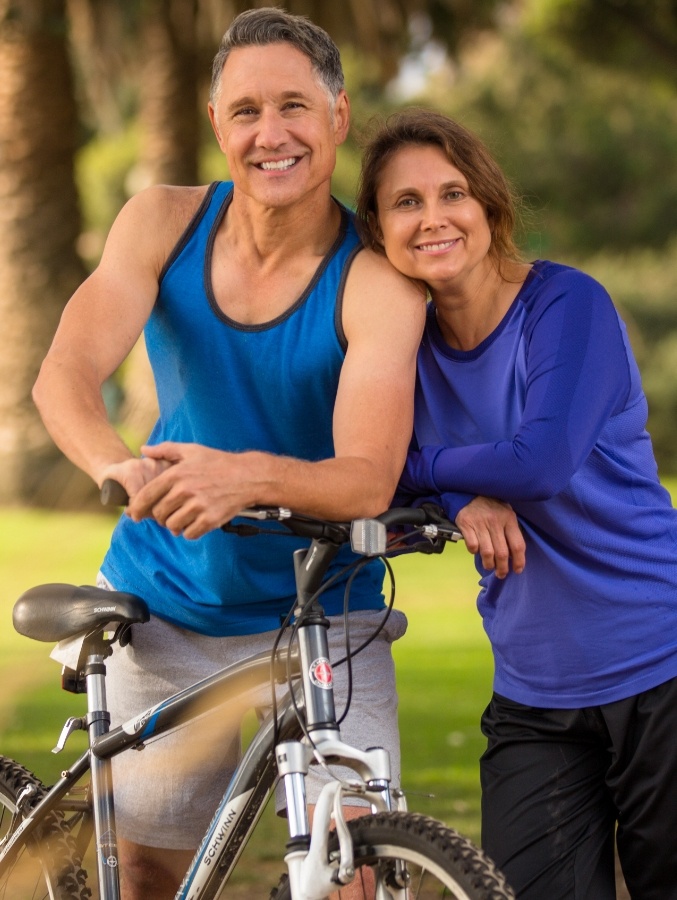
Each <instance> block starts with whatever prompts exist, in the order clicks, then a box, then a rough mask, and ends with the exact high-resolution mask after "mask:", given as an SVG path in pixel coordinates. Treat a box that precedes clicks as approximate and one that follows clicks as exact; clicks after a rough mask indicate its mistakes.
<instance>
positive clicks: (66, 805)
mask: <svg viewBox="0 0 677 900" xmlns="http://www.w3.org/2000/svg"><path fill="white" fill-rule="evenodd" d="M117 487H118V488H119V487H120V486H119V485H118V486H117ZM102 500H103V501H104V502H106V503H108V504H110V503H113V502H114V503H117V504H118V505H123V501H124V497H120V496H119V495H117V496H116V485H115V483H114V482H113V483H108V484H106V485H104V489H103V491H102ZM441 512H442V511H441V510H440V509H439V508H438V507H433V506H431V505H427V506H425V507H424V508H421V509H399V510H398V509H394V510H390V511H388V512H387V513H385V514H383V515H382V516H379V517H378V518H376V519H367V520H357V521H355V522H353V523H337V522H328V521H322V520H318V519H312V518H310V517H308V516H301V515H297V514H294V513H292V512H291V511H290V510H287V509H277V508H261V509H258V508H257V509H253V510H244V511H243V512H242V513H241V519H244V520H245V522H242V521H240V523H239V524H233V523H229V524H227V525H225V526H223V527H224V529H225V530H230V531H235V532H236V533H239V534H241V535H243V536H246V535H250V534H255V533H258V532H260V531H262V530H266V529H265V523H266V522H268V523H270V522H278V523H282V524H283V525H284V526H285V528H286V530H287V531H288V532H289V533H292V534H295V535H299V536H302V537H306V538H310V545H309V547H308V548H307V549H301V550H296V551H294V554H293V561H294V569H295V575H296V584H297V599H296V603H295V605H294V609H293V611H292V613H290V617H289V618H290V619H291V618H292V614H293V627H292V629H291V631H292V635H293V637H294V638H295V641H292V640H291V639H290V641H289V645H288V646H287V647H284V646H282V645H281V642H279V641H278V642H276V645H275V646H274V647H273V648H272V650H271V652H270V653H266V654H260V655H258V656H253V657H250V658H248V659H246V660H244V661H242V662H240V663H237V664H234V665H231V666H228V667H226V668H225V669H223V670H222V671H220V672H217V673H216V674H214V675H213V676H211V677H209V678H207V679H205V680H204V681H202V682H199V683H197V684H195V685H192V686H190V687H188V688H186V689H185V690H182V691H180V692H178V693H177V694H175V695H173V696H172V697H169V698H167V700H166V701H164V702H162V703H160V704H158V705H156V706H154V707H152V708H150V709H147V710H145V711H144V712H142V713H140V714H139V715H138V716H136V717H135V718H134V719H133V720H132V721H130V722H126V723H124V724H123V725H120V726H118V727H116V728H113V729H111V728H110V715H109V714H108V712H107V709H106V693H105V664H104V660H105V658H106V656H108V655H109V654H110V653H111V647H112V645H113V644H114V643H115V642H116V641H122V642H124V641H125V640H126V637H127V635H128V632H129V629H130V627H131V626H132V625H133V624H134V625H138V624H141V623H143V622H145V621H147V620H148V618H149V614H148V609H147V607H146V605H145V603H144V602H143V601H142V600H141V599H140V598H138V597H136V596H135V595H133V594H125V593H121V592H115V591H106V590H102V589H99V588H94V587H87V586H84V587H76V586H73V585H40V586H37V587H34V588H31V589H30V590H28V591H26V592H25V593H24V594H23V595H22V596H21V597H20V598H19V600H18V601H17V603H16V604H15V607H14V614H13V620H14V626H15V628H16V630H17V631H19V632H20V633H21V634H23V635H25V636H27V637H30V638H33V639H36V640H40V641H47V642H50V643H56V642H59V641H62V640H65V639H70V638H73V637H74V636H76V635H77V636H80V637H81V640H82V649H81V651H80V654H79V659H78V664H77V666H76V668H75V669H67V668H64V670H63V674H62V687H63V688H64V689H65V690H68V691H71V692H74V693H86V694H87V714H86V716H83V717H71V718H69V719H68V720H67V722H66V723H65V725H64V727H63V730H62V733H61V735H60V737H59V741H58V743H57V746H56V748H55V752H57V751H60V750H62V749H63V748H64V745H65V743H66V741H67V739H68V737H69V736H70V735H71V734H72V733H73V732H75V731H77V730H84V731H87V733H88V747H87V749H86V751H85V752H84V753H83V754H82V755H81V756H80V757H79V758H78V759H77V760H75V761H74V762H73V763H72V765H70V766H69V767H68V768H67V769H65V770H64V771H63V772H62V774H61V777H60V779H59V780H58V781H57V782H56V783H55V784H54V785H53V786H51V787H45V786H44V785H43V784H41V783H40V781H39V780H38V779H37V778H36V777H35V776H34V775H33V774H32V773H31V772H30V771H29V770H28V769H26V768H25V767H23V766H22V765H20V764H19V763H17V762H14V761H13V760H10V759H7V758H5V757H0V900H26V898H27V897H29V896H31V897H49V898H52V900H88V898H91V897H92V892H91V890H90V888H89V886H88V885H87V873H86V872H85V871H84V869H83V866H82V860H83V857H84V855H85V851H86V849H87V847H88V846H89V844H90V841H91V840H92V838H94V845H95V849H96V869H97V884H98V890H99V900H119V896H120V893H119V875H118V867H117V850H116V841H115V814H114V800H113V797H114V795H113V789H112V787H113V786H112V779H111V763H110V760H111V758H112V757H113V756H115V755H117V754H118V753H121V752H123V751H124V750H126V749H129V748H140V747H141V746H143V744H145V743H146V742H147V741H149V740H151V739H153V738H156V737H158V736H159V735H161V734H163V733H165V732H167V731H169V730H170V729H173V728H176V727H177V726H179V725H181V724H185V723H187V722H190V721H192V720H193V719H194V718H195V717H196V715H198V714H199V713H201V712H204V711H205V709H212V708H216V707H218V706H220V705H221V704H223V702H224V700H223V698H224V696H226V695H227V696H236V695H237V694H238V693H239V692H241V691H242V690H243V689H244V685H245V683H246V684H247V685H248V686H249V685H250V684H251V683H252V680H253V681H254V682H255V683H257V684H265V683H270V684H272V685H273V688H272V693H273V710H272V712H271V713H270V714H269V715H268V717H267V718H266V719H265V720H264V721H263V722H262V723H261V724H260V727H259V728H258V730H257V731H256V733H255V735H254V737H253V738H252V740H251V742H250V744H249V747H248V749H247V750H246V752H245V753H244V755H243V757H242V760H241V762H240V764H239V765H238V767H237V769H236V771H235V772H234V774H233V776H232V779H231V781H230V784H229V787H228V789H227V791H226V793H225V794H224V796H223V798H222V800H221V802H220V803H219V805H218V807H217V809H216V811H215V813H214V816H213V819H212V822H211V825H210V826H209V828H208V830H207V833H206V834H205V837H204V839H203V841H202V843H201V845H200V847H199V849H198V851H197V852H196V854H195V857H194V859H193V862H192V863H191V865H190V867H189V869H188V871H187V873H186V876H185V878H184V881H183V883H182V885H181V887H180V888H179V890H178V892H177V894H176V898H175V900H195V898H198V897H199V898H200V900H210V898H217V897H219V896H222V891H223V890H224V888H225V887H226V885H227V883H228V879H229V878H230V875H231V873H232V872H233V870H234V868H235V866H236V864H237V862H238V859H239V858H240V855H241V853H242V851H243V849H244V847H245V844H246V843H247V840H248V838H249V836H250V835H251V834H252V832H253V830H254V829H255V827H256V824H257V822H258V820H259V817H260V815H261V814H262V812H263V809H264V808H265V806H266V804H267V802H268V799H269V797H270V796H271V794H272V792H273V790H274V789H275V787H276V784H277V781H278V778H279V779H281V780H282V782H283V784H284V791H285V797H286V805H287V821H288V827H289V841H288V843H287V845H286V854H285V855H284V861H285V862H286V865H287V872H286V873H285V874H283V875H282V877H281V879H280V882H279V884H278V885H277V886H276V887H274V888H273V890H272V893H271V895H270V896H271V898H275V900H286V898H292V900H322V898H325V897H327V896H328V895H329V894H330V893H331V892H334V891H340V889H341V887H342V886H343V885H347V884H350V883H352V882H353V881H354V880H355V879H356V878H357V879H360V880H362V879H363V876H364V875H365V873H366V872H367V871H368V870H370V871H371V872H372V873H373V876H370V877H371V882H372V884H373V887H372V888H370V890H371V891H374V892H375V893H374V894H373V896H375V897H376V898H378V900H388V898H390V900H405V898H407V900H408V898H410V897H421V898H432V897H433V896H448V897H452V898H457V900H510V898H514V894H513V893H512V890H511V889H510V888H509V886H508V885H507V883H506V881H505V879H504V877H503V875H502V874H501V873H500V872H499V871H498V870H497V869H496V868H495V866H494V865H493V863H491V862H490V861H489V860H488V859H487V858H486V857H485V856H484V855H483V854H482V852H481V851H480V850H479V849H478V848H476V847H475V846H474V845H473V844H472V843H471V842H470V841H469V840H468V839H466V838H464V837H462V836H461V835H460V834H458V833H457V832H456V831H454V830H453V829H451V828H448V827H446V826H445V825H443V824H442V823H440V822H437V821H436V820H434V819H432V818H429V817H427V816H422V815H419V814H415V813H411V812H408V811H407V806H406V800H405V796H404V794H403V792H402V791H401V790H399V789H398V790H395V789H393V788H391V787H390V767H389V758H388V753H387V751H385V750H383V749H382V748H372V749H368V750H365V751H362V750H359V749H357V748H355V747H351V746H349V745H347V744H346V743H344V742H343V741H342V740H341V735H340V729H339V726H338V724H337V721H336V712H335V709H334V697H333V687H332V675H331V672H332V668H331V663H330V662H329V660H328V651H327V627H328V624H329V623H328V622H327V620H326V618H325V617H324V612H323V610H322V607H321V605H320V602H319V597H320V596H321V592H322V583H323V579H324V575H325V573H326V571H327V568H328V567H329V564H330V562H331V560H332V559H333V557H334V556H335V555H336V553H337V552H338V550H339V548H340V547H341V546H342V545H343V544H346V543H348V542H349V541H350V543H351V545H352V549H353V551H354V552H355V553H357V554H359V555H360V559H359V560H358V561H357V562H356V563H353V566H354V567H357V566H359V565H362V564H364V563H365V562H367V561H368V560H369V559H371V558H373V557H381V558H383V559H384V560H385V554H386V552H391V550H392V548H393V547H395V548H396V549H397V548H400V549H402V547H403V545H404V549H407V550H410V551H417V550H425V551H427V552H441V551H442V549H443V548H444V546H445V545H446V543H447V542H448V541H457V540H458V539H459V538H460V537H461V535H460V533H459V532H458V530H457V529H456V527H455V525H454V524H453V523H452V522H450V521H449V520H448V519H446V518H445V517H444V516H443V515H442V514H441ZM252 523H256V524H252ZM397 525H400V526H407V527H408V528H409V529H410V533H409V534H408V535H407V536H406V537H405V538H396V539H395V540H394V541H392V540H390V541H388V538H387V532H388V529H390V528H392V527H394V526H397ZM274 527H277V526H274ZM417 536H418V537H420V540H419V541H418V543H415V544H414V545H413V546H412V545H411V541H412V540H413V539H415V538H416V537H417ZM385 561H386V565H387V566H389V564H388V562H387V560H385ZM391 577H392V571H391ZM393 600H394V582H393V590H392V592H391V598H390V604H389V606H388V609H387V611H386V614H387V612H388V611H389V610H390V609H391V608H392V604H393ZM296 644H298V647H297V646H296ZM363 646H364V645H363ZM361 649H362V647H360V648H357V649H356V650H355V651H354V652H355V653H357V652H359V651H360V650H361ZM347 656H348V659H349V658H350V652H348V654H347ZM285 682H286V683H287V685H288V691H287V694H286V697H285V698H284V699H281V700H280V701H279V702H278V701H276V699H275V687H274V686H275V684H283V683H285ZM196 709H197V710H199V713H196ZM313 763H318V764H321V765H331V764H338V763H340V764H342V765H344V766H348V767H349V768H350V769H351V770H352V771H353V773H354V776H355V777H354V778H351V780H350V781H340V780H337V779H333V780H331V781H329V782H328V783H327V784H326V785H325V787H324V788H323V789H322V792H321V794H320V797H319V800H318V802H317V805H316V807H315V811H314V817H313V824H312V828H311V827H310V825H309V815H308V808H307V804H306V797H305V776H306V774H307V773H308V771H309V766H310V765H311V764H313ZM88 772H89V773H90V781H89V782H85V783H84V784H83V783H82V782H83V779H84V778H85V776H86V775H87V773H88ZM344 797H360V798H362V799H363V800H366V801H368V803H369V806H370V807H371V814H367V815H364V816H360V817H359V818H357V819H352V820H350V821H346V819H345V818H344V815H343V811H342V799H343V798H344ZM332 818H333V819H334V824H335V827H334V829H332V828H331V820H332ZM27 878H28V879H29V880H28V881H27V880H26V879H27ZM30 891H33V893H30Z"/></svg>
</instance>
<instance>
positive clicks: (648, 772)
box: [601, 679, 677, 900]
mask: <svg viewBox="0 0 677 900" xmlns="http://www.w3.org/2000/svg"><path fill="white" fill-rule="evenodd" d="M601 711H602V715H603V716H604V719H605V721H606V723H607V727H608V728H609V733H610V734H611V737H612V741H613V744H612V752H613V759H612V763H611V766H610V768H609V772H608V776H607V782H608V785H609V788H610V790H611V793H612V796H613V798H614V800H615V802H616V806H617V807H618V810H619V814H618V833H617V842H618V855H619V858H620V861H621V866H622V868H623V873H624V875H625V880H626V883H627V886H628V890H629V891H630V895H631V896H632V897H633V898H637V900H677V853H676V852H675V835H676V834H677V750H676V748H675V733H676V732H677V679H672V680H671V681H668V682H666V683H665V684H661V685H659V686H658V687H655V688H653V689H651V690H648V691H645V692H643V693H641V694H639V695H637V696H636V697H629V698H628V699H627V700H621V701H619V702H618V703H610V704H607V705H605V706H603V707H601Z"/></svg>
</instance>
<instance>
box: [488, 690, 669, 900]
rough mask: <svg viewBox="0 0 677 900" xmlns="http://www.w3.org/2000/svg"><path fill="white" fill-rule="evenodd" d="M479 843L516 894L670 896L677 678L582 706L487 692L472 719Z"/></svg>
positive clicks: (543, 899) (602, 898) (643, 899)
mask: <svg viewBox="0 0 677 900" xmlns="http://www.w3.org/2000/svg"><path fill="white" fill-rule="evenodd" d="M482 731H483V732H484V734H485V735H486V737H487V739H488V745H487V750H486V752H485V754H484V755H483V757H482V759H481V761H480V773H481V781H482V843H483V847H484V849H485V851H486V853H487V854H488V855H489V856H490V857H491V858H492V859H493V860H494V861H495V862H496V864H497V865H498V866H499V868H501V869H502V870H503V872H504V873H505V875H506V876H507V878H508V881H509V882H510V884H511V885H512V886H513V888H514V889H515V892H516V894H517V897H518V900H613V898H615V896H616V893H615V888H614V860H613V846H614V845H613V840H614V833H615V831H616V825H617V827H618V828H617V834H616V840H617V843H618V854H619V858H620V860H621V865H622V867H623V873H624V875H625V880H626V883H627V886H628V890H629V891H630V896H631V897H632V900H677V679H673V680H671V681H668V682H666V683H665V684H661V685H659V686H658V687H656V688H653V689H652V690H649V691H645V692H644V693H642V694H639V695H637V696H635V697H630V698H628V699H627V700H620V701H618V702H616V703H608V704H605V705H603V706H595V707H589V708H587V709H576V710H568V709H566V710H565V709H538V708H534V707H530V706H523V705H522V704H519V703H514V702H512V701H511V700H507V699H506V698H505V697H501V696H499V695H497V694H494V696H493V698H492V701H491V703H490V704H489V706H488V707H487V709H486V710H485V712H484V715H483V717H482Z"/></svg>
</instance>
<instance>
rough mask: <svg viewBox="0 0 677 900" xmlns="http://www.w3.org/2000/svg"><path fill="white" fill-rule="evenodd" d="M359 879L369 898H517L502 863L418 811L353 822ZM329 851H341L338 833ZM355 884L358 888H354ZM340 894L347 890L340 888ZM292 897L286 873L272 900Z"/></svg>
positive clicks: (332, 837)
mask: <svg viewBox="0 0 677 900" xmlns="http://www.w3.org/2000/svg"><path fill="white" fill-rule="evenodd" d="M348 827H349V829H350V832H351V835H352V839H353V853H354V856H355V869H356V874H355V881H354V883H353V884H355V883H357V884H360V885H362V888H363V891H364V896H365V898H367V900H371V898H377V900H391V898H392V900H412V898H417V900H432V898H438V897H447V898H449V900H515V895H514V893H513V891H512V889H511V888H510V887H509V885H508V884H507V882H506V880H505V878H504V877H503V875H502V874H501V872H499V871H498V869H497V868H496V866H495V865H494V864H493V863H492V862H491V861H490V860H489V859H488V858H487V857H486V856H485V855H484V854H483V853H482V851H481V850H479V849H478V848H477V847H475V845H474V844H472V843H471V842H470V841H469V840H468V839H467V838H464V837H463V836H462V835H460V834H458V832H456V831H454V830H453V829H452V828H447V827H446V826H444V825H442V824H441V823H440V822H437V821H436V820H435V819H431V818H429V817H428V816H422V815H419V814H417V813H378V814H377V815H373V816H361V817H359V818H357V819H353V820H351V821H350V822H348ZM329 853H330V857H331V855H332V854H338V838H337V836H336V833H335V832H332V834H331V836H330V840H329ZM351 887H352V886H351ZM337 896H338V897H340V896H341V890H340V889H339V888H338V886H337ZM272 898H274V900H291V894H290V890H289V881H288V878H287V876H286V875H283V876H282V879H281V881H280V884H279V885H278V887H277V888H275V890H273V892H272V894H271V900H272Z"/></svg>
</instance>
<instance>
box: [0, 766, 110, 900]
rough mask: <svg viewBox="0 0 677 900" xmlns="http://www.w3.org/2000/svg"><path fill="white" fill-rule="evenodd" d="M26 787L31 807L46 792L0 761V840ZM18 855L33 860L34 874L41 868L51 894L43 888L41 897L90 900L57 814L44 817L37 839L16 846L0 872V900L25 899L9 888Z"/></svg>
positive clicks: (28, 773) (70, 839) (20, 770)
mask: <svg viewBox="0 0 677 900" xmlns="http://www.w3.org/2000/svg"><path fill="white" fill-rule="evenodd" d="M29 785H32V786H34V787H35V793H34V794H33V795H32V796H31V798H30V801H29V802H30V806H31V807H33V806H35V804H36V803H38V801H39V800H41V799H42V797H43V796H44V795H45V793H46V792H47V788H46V787H45V786H44V785H43V784H42V782H41V781H40V780H39V779H38V778H36V776H35V775H34V774H33V773H32V772H31V771H29V770H28V769H26V768H25V767H24V766H22V765H21V764H20V763H17V762H14V761H13V760H11V759H7V758H6V757H0V812H1V813H2V816H3V822H2V828H3V831H2V832H1V834H2V836H3V837H4V828H6V821H7V820H8V818H11V813H12V812H13V810H14V809H15V807H16V801H17V798H18V796H19V794H20V793H21V791H22V790H23V789H24V788H25V787H28V786H29ZM36 847H37V851H36ZM21 852H24V853H28V854H31V855H32V856H33V857H36V860H35V862H36V872H37V871H38V866H42V869H43V871H44V872H45V873H46V879H47V882H48V883H49V890H51V893H50V892H49V890H48V889H47V884H46V885H45V891H46V893H43V895H42V896H44V897H48V898H54V900H91V897H92V892H91V890H90V889H89V888H88V887H87V873H86V872H85V870H84V869H83V868H82V864H81V862H80V859H79V857H78V852H77V849H76V845H75V841H74V839H73V837H72V836H71V834H70V832H69V831H68V828H67V826H66V823H65V822H64V818H63V815H62V814H61V813H58V812H55V813H51V814H50V815H49V816H47V817H45V821H44V824H43V825H42V826H41V828H40V830H39V834H38V836H37V838H36V839H32V838H31V839H29V842H28V843H27V844H24V845H21V844H20V845H19V846H18V848H17V853H16V854H15V853H12V854H11V859H10V860H8V861H7V862H6V863H5V864H4V865H3V868H2V870H0V900H25V897H22V896H20V895H19V894H17V893H16V892H15V890H16V889H15V888H14V887H13V886H12V871H13V866H14V862H15V860H16V857H18V856H19V854H20V853H21Z"/></svg>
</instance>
